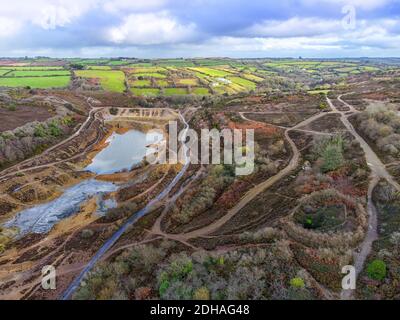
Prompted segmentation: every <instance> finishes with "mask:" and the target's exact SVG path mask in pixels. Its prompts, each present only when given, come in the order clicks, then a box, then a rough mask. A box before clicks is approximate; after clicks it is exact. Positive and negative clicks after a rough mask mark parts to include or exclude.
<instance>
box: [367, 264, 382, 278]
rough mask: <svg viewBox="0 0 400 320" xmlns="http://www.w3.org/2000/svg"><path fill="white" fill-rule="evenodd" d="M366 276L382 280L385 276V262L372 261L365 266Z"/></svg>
mask: <svg viewBox="0 0 400 320" xmlns="http://www.w3.org/2000/svg"><path fill="white" fill-rule="evenodd" d="M367 273H368V277H370V278H371V279H373V280H379V281H382V280H383V279H385V277H386V263H385V262H384V261H382V260H374V261H372V262H371V263H370V264H369V265H368V268H367Z"/></svg>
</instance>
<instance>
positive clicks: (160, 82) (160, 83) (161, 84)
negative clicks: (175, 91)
mask: <svg viewBox="0 0 400 320" xmlns="http://www.w3.org/2000/svg"><path fill="white" fill-rule="evenodd" d="M156 83H157V85H158V86H160V87H168V86H169V83H168V81H166V80H157V81H156Z"/></svg>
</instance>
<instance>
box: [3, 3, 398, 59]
mask: <svg viewBox="0 0 400 320" xmlns="http://www.w3.org/2000/svg"><path fill="white" fill-rule="evenodd" d="M0 56H3V57H21V56H30V57H32V56H51V57H87V58H96V57H119V56H123V57H137V58H174V57H184V58H195V57H232V58H263V57H299V56H302V57H308V58H317V57H320V58H334V57H399V56H400V0H278V1H270V0H112V1H109V0H0Z"/></svg>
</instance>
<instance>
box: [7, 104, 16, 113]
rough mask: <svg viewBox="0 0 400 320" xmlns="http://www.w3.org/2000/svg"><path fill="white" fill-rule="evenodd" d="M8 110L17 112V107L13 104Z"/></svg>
mask: <svg viewBox="0 0 400 320" xmlns="http://www.w3.org/2000/svg"><path fill="white" fill-rule="evenodd" d="M8 110H9V111H15V110H17V106H16V105H15V103H12V104H10V105H9V106H8Z"/></svg>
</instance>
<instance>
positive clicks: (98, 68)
mask: <svg viewBox="0 0 400 320" xmlns="http://www.w3.org/2000/svg"><path fill="white" fill-rule="evenodd" d="M87 68H88V69H89V70H111V67H110V66H88V67H87Z"/></svg>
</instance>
